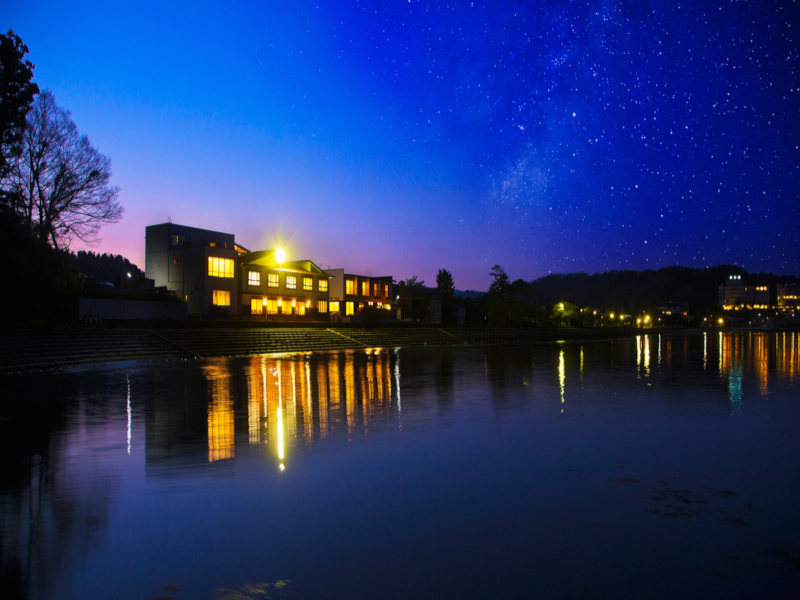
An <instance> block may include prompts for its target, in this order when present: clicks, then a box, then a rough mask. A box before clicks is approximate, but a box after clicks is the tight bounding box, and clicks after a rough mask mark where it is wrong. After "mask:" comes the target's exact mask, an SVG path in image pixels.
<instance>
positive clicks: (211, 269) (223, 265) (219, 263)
mask: <svg viewBox="0 0 800 600" xmlns="http://www.w3.org/2000/svg"><path fill="white" fill-rule="evenodd" d="M208 274H209V275H210V276H211V277H226V278H229V279H232V278H233V260H231V259H230V258H217V257H216V256H209V257H208Z"/></svg>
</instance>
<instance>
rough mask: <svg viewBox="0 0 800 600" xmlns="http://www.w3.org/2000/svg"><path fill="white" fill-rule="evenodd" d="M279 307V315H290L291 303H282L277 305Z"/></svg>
mask: <svg viewBox="0 0 800 600" xmlns="http://www.w3.org/2000/svg"><path fill="white" fill-rule="evenodd" d="M278 306H280V307H281V313H282V314H284V315H290V314H292V303H291V302H282V303H280V304H278Z"/></svg>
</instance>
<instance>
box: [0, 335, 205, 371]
mask: <svg viewBox="0 0 800 600" xmlns="http://www.w3.org/2000/svg"><path fill="white" fill-rule="evenodd" d="M190 356H191V355H190V354H189V353H187V352H185V351H183V350H181V349H179V348H177V347H176V346H175V345H173V344H170V343H169V342H167V341H166V340H164V339H163V338H161V337H160V336H158V335H157V334H155V333H153V332H152V331H148V330H144V329H143V330H106V331H98V330H89V331H87V330H64V331H7V332H0V373H10V372H17V371H38V370H44V369H55V368H60V367H65V366H76V365H81V364H92V363H111V362H123V361H130V360H154V359H170V358H172V359H174V358H189V357H190Z"/></svg>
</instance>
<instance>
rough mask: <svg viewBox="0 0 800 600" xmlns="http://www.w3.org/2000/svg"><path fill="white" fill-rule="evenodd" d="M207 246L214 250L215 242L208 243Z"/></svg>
mask: <svg viewBox="0 0 800 600" xmlns="http://www.w3.org/2000/svg"><path fill="white" fill-rule="evenodd" d="M208 245H209V246H211V247H212V248H216V247H217V242H208Z"/></svg>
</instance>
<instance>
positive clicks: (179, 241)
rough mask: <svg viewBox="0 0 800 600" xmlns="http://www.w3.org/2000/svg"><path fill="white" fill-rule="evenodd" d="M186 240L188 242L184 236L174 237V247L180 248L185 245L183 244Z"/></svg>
mask: <svg viewBox="0 0 800 600" xmlns="http://www.w3.org/2000/svg"><path fill="white" fill-rule="evenodd" d="M185 240H186V238H185V237H183V236H182V235H173V236H172V245H173V246H180V245H182V244H183V242H184V241H185Z"/></svg>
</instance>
